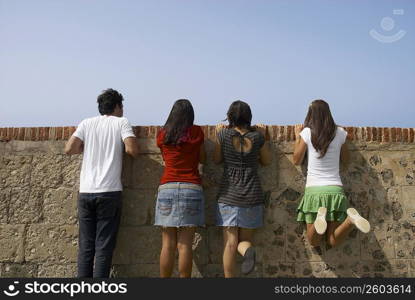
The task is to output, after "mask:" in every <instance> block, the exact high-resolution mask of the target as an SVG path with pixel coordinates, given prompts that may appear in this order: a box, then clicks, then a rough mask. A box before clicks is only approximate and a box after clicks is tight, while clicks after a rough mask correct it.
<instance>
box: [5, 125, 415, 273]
mask: <svg viewBox="0 0 415 300" xmlns="http://www.w3.org/2000/svg"><path fill="white" fill-rule="evenodd" d="M74 129H75V128H74V127H43V128H0V211H1V213H0V276H1V277H71V276H74V275H75V274H76V255H77V235H78V228H77V218H76V215H77V189H78V183H79V182H78V180H79V169H80V163H81V159H82V157H81V156H80V155H73V156H67V155H65V154H63V146H64V143H65V140H66V139H67V138H68V137H69V136H70V135H71V134H72V132H73V130H74ZM158 129H159V127H135V128H134V130H135V132H136V134H137V136H138V137H139V143H140V151H141V155H140V157H139V158H138V159H132V158H130V157H128V156H125V157H124V168H123V175H122V180H123V184H124V187H125V190H124V202H123V217H122V226H121V229H120V232H119V237H118V243H117V248H116V251H115V256H114V260H113V263H114V266H113V275H114V276H117V277H143V276H144V277H156V276H158V255H159V250H160V246H161V244H160V243H161V241H160V231H159V229H158V228H156V227H154V226H152V223H153V220H154V204H155V197H156V189H157V186H158V180H159V178H160V176H161V173H162V170H163V162H162V159H161V157H160V153H159V151H158V149H157V147H156V146H155V142H154V136H155V134H156V132H157V130H158ZM346 129H347V131H348V132H349V137H348V138H349V140H350V150H351V153H352V154H351V159H352V163H351V165H350V166H349V168H348V169H347V170H343V171H342V179H343V182H344V185H345V189H346V191H347V194H348V197H349V200H350V203H351V205H352V206H354V207H356V208H357V209H358V210H359V211H360V212H362V214H363V215H364V216H365V217H367V218H368V219H369V220H370V222H371V224H372V228H373V231H371V232H370V233H369V234H366V235H365V234H361V233H360V232H358V231H356V230H354V231H352V232H351V234H350V236H349V237H348V238H347V240H346V242H345V243H344V244H343V245H342V246H340V247H339V248H335V249H334V248H332V249H330V248H328V247H326V246H325V244H324V246H322V247H320V248H316V249H313V248H312V247H310V245H309V244H308V243H307V241H306V238H305V235H304V227H303V225H300V224H298V223H297V222H296V221H295V217H296V207H297V205H298V203H299V201H300V198H301V195H302V193H303V190H304V174H305V171H306V170H305V167H304V166H301V167H296V166H294V165H293V164H292V162H291V157H292V149H293V141H294V130H293V126H269V131H270V134H271V138H272V150H273V161H272V164H271V165H270V166H267V167H264V168H261V169H260V174H261V178H262V183H263V188H264V190H265V191H266V194H267V202H266V216H265V227H264V228H262V229H260V230H258V232H257V234H256V238H255V239H256V245H257V256H258V264H257V267H256V270H255V272H253V274H252V275H250V276H252V277H277V276H278V277H285V276H289V277H311V276H315V277H367V276H370V277H372V276H376V277H415V143H414V130H413V129H412V128H411V129H400V128H372V127H370V128H369V127H364V128H356V127H347V128H346ZM204 131H205V133H206V146H207V149H208V163H207V164H206V165H205V166H204V167H203V180H204V188H205V196H206V208H205V209H206V215H207V226H206V228H200V229H198V230H197V234H196V237H195V240H194V253H195V255H194V267H193V273H194V276H195V277H214V276H222V265H221V251H222V236H221V231H220V229H219V228H217V227H215V226H214V211H215V197H216V193H217V187H218V182H219V180H220V178H221V172H222V169H221V166H216V165H214V164H213V163H212V149H213V143H212V135H213V133H214V128H213V127H208V126H205V127H204ZM238 261H239V262H240V259H238ZM175 274H176V275H177V272H176V273H175Z"/></svg>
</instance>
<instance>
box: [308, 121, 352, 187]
mask: <svg viewBox="0 0 415 300" xmlns="http://www.w3.org/2000/svg"><path fill="white" fill-rule="evenodd" d="M300 135H301V137H302V138H303V140H304V142H305V143H306V144H307V149H308V151H307V152H308V168H307V169H308V170H307V183H306V187H309V186H323V185H343V184H342V181H341V179H340V173H339V167H340V166H339V165H340V150H341V147H342V145H343V144H344V143H345V141H346V137H347V132H346V130H344V129H343V128H341V127H337V131H336V136H335V137H334V139H333V140H332V141H331V143H330V145H329V147H328V149H327V152H326V154H325V155H324V156H323V157H322V158H319V157H320V153H318V152H317V151H316V149H315V148H314V146H313V144H312V143H311V130H310V128H308V127H306V128H304V129H303V130H302V131H301V133H300Z"/></svg>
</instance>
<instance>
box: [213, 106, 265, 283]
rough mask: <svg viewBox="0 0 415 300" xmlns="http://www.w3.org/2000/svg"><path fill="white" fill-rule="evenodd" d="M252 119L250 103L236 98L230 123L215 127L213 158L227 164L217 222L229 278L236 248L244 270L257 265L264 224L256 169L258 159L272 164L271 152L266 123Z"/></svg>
mask: <svg viewBox="0 0 415 300" xmlns="http://www.w3.org/2000/svg"><path fill="white" fill-rule="evenodd" d="M251 119H252V114H251V109H250V107H249V105H248V104H247V103H245V102H242V101H235V102H233V103H232V104H231V106H230V108H229V110H228V113H227V120H228V121H229V126H228V127H226V126H224V125H222V124H220V125H218V126H217V127H216V132H217V141H216V147H215V155H214V160H215V162H216V163H221V162H223V164H224V168H223V169H224V170H223V171H224V172H223V177H222V180H221V184H220V188H219V193H218V197H217V198H218V206H217V225H218V226H223V239H224V251H223V268H224V273H225V277H227V278H228V277H234V276H235V271H234V269H235V259H236V253H237V252H239V254H241V255H242V256H243V257H244V260H243V263H242V266H241V269H242V273H243V274H248V273H250V272H251V271H252V270H253V269H254V267H255V251H254V248H253V247H252V239H253V233H254V229H255V228H258V227H261V226H262V225H263V213H264V193H263V191H262V188H261V182H260V179H259V176H258V172H257V170H258V159H259V161H260V162H261V164H263V165H268V164H270V162H271V152H270V148H269V145H266V140H267V135H266V127H265V126H264V125H257V126H255V127H251Z"/></svg>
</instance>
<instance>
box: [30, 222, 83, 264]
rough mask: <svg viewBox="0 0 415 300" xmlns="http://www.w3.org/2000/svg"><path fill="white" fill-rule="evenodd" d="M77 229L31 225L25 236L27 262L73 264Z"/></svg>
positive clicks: (54, 225) (65, 226)
mask: <svg viewBox="0 0 415 300" xmlns="http://www.w3.org/2000/svg"><path fill="white" fill-rule="evenodd" d="M77 246H78V227H77V226H75V225H60V226H58V225H56V224H32V225H30V226H29V229H28V232H27V235H26V248H25V260H26V261H28V262H48V263H59V264H66V263H73V262H76V261H77V250H78V247H77Z"/></svg>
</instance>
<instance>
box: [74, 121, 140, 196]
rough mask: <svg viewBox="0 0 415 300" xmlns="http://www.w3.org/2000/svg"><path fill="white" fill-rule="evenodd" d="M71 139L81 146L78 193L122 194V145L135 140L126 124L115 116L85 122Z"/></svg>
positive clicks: (129, 126) (128, 125) (126, 122)
mask: <svg viewBox="0 0 415 300" xmlns="http://www.w3.org/2000/svg"><path fill="white" fill-rule="evenodd" d="M73 135H74V136H76V137H78V138H79V139H81V140H82V141H83V142H84V156H83V160H82V168H81V176H80V187H79V192H80V193H103V192H116V191H122V184H121V169H122V157H123V152H124V143H123V141H124V139H126V138H128V137H135V135H134V132H133V129H132V128H131V125H130V123H129V122H128V120H127V119H126V118H119V117H115V116H98V117H93V118H89V119H85V120H83V121H82V122H81V123H80V124H79V126H78V128H77V129H76V131H75V132H74V134H73Z"/></svg>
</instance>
